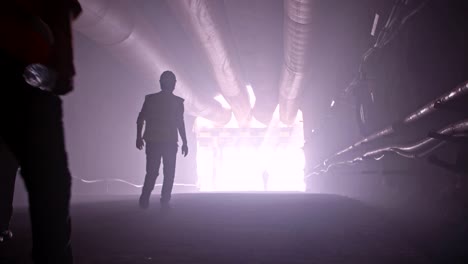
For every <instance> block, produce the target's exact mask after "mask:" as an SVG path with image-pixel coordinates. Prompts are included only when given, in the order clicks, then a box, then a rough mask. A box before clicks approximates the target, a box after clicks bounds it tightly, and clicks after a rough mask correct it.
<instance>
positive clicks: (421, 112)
mask: <svg viewBox="0 0 468 264" xmlns="http://www.w3.org/2000/svg"><path fill="white" fill-rule="evenodd" d="M465 95H468V82H465V83H463V84H461V85H459V86H458V87H457V88H455V89H453V90H451V91H450V92H447V93H446V94H444V95H442V96H440V97H438V98H436V99H435V100H432V101H431V102H429V103H427V104H426V105H425V106H423V107H422V108H420V109H418V110H417V111H415V112H413V113H411V114H410V115H408V116H407V117H406V118H404V119H403V120H402V121H401V122H400V123H398V124H397V125H392V126H388V127H386V128H384V129H382V130H380V131H378V132H376V133H374V134H372V135H370V136H368V137H366V138H363V139H361V140H360V141H358V142H356V143H354V144H353V145H351V146H349V147H347V148H345V149H343V150H341V151H339V152H337V153H336V154H334V155H333V156H331V157H330V158H328V159H326V160H325V161H324V162H323V164H329V163H333V162H334V160H336V159H337V158H338V157H339V156H341V155H343V154H345V153H347V152H349V151H351V150H354V149H356V148H358V147H361V146H362V145H364V144H366V143H369V142H371V141H374V140H376V139H379V138H382V137H384V136H388V135H390V134H393V133H394V132H395V131H396V130H398V126H405V125H408V124H410V123H413V122H415V121H417V120H419V119H421V118H423V117H425V116H427V115H429V114H431V113H433V112H434V111H436V110H437V108H438V107H439V106H443V105H446V104H449V103H452V102H453V101H454V100H455V99H457V98H460V97H461V96H465ZM323 164H319V165H317V166H316V168H318V167H321V166H322V165H323Z"/></svg>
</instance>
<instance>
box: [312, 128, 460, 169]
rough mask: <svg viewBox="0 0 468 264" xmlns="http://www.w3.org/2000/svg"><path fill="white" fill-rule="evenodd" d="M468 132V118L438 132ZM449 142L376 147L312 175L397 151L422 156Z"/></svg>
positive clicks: (408, 156)
mask: <svg viewBox="0 0 468 264" xmlns="http://www.w3.org/2000/svg"><path fill="white" fill-rule="evenodd" d="M467 132H468V119H466V120H463V121H460V122H458V123H455V124H452V125H450V126H447V127H445V128H443V129H441V130H439V131H438V132H437V133H438V134H441V135H446V136H454V137H457V136H462V135H464V134H465V133H467ZM446 143H447V142H446V141H445V140H439V139H435V138H425V139H423V140H420V141H418V142H415V143H413V144H410V145H395V146H388V147H384V148H379V149H375V150H372V151H368V152H365V153H364V154H362V155H357V156H355V157H354V158H351V159H347V160H335V161H333V162H328V163H324V164H323V166H321V167H320V168H317V169H316V170H314V171H313V172H312V173H310V174H309V176H311V175H318V174H321V173H325V172H327V171H328V170H329V169H330V168H332V167H335V166H338V165H344V164H348V165H349V164H355V163H357V162H360V161H364V160H380V159H382V158H383V157H384V156H385V155H386V154H388V153H395V154H397V155H400V156H402V157H405V158H421V157H424V156H426V155H428V154H429V153H431V152H433V151H435V150H437V149H438V148H440V147H441V146H443V145H445V144H446Z"/></svg>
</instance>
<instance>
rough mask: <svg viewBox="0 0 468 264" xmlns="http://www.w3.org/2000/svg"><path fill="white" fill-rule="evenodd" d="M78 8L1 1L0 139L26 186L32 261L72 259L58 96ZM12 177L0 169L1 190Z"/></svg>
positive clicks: (72, 0) (67, 0)
mask: <svg viewBox="0 0 468 264" xmlns="http://www.w3.org/2000/svg"><path fill="white" fill-rule="evenodd" d="M80 12H81V6H80V4H79V3H78V2H77V1H76V0H7V1H2V2H1V4H0V37H1V39H2V40H1V41H0V80H1V84H0V86H1V95H0V124H1V125H0V138H1V139H2V140H3V142H4V143H5V145H6V146H7V148H8V150H9V151H11V153H13V155H14V156H15V158H16V160H17V161H18V163H19V166H20V167H21V176H22V177H23V179H24V182H25V185H26V188H27V190H28V195H29V212H30V215H31V230H32V242H33V243H32V244H33V249H32V257H33V261H34V262H35V263H49V264H50V263H63V264H68V263H73V257H72V249H71V242H70V233H71V223H70V215H69V204H70V195H71V176H70V172H69V169H68V161H67V154H66V151H65V140H64V132H63V123H62V101H61V99H60V97H59V96H58V95H64V94H67V93H68V92H70V91H72V90H73V77H74V75H75V68H74V63H73V47H72V29H71V22H72V20H73V19H75V18H77V17H78V15H79V13H80ZM51 76H54V77H52V78H51ZM11 180H12V176H11V174H10V173H6V174H4V173H3V171H2V172H0V185H1V186H5V188H7V187H6V186H7V185H8V186H10V187H9V188H10V190H9V191H7V192H6V193H4V194H6V195H10V194H11V193H12V192H13V189H11V188H14V185H13V184H11ZM2 192H3V190H2ZM7 199H9V198H7Z"/></svg>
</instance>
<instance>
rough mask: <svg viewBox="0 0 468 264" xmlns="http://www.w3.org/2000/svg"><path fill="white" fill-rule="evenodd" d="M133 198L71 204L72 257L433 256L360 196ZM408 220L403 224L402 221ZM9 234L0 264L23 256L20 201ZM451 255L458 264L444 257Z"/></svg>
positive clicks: (25, 235) (24, 218) (428, 259)
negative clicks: (146, 202) (144, 203)
mask: <svg viewBox="0 0 468 264" xmlns="http://www.w3.org/2000/svg"><path fill="white" fill-rule="evenodd" d="M137 200H138V196H121V197H110V198H109V197H108V198H106V199H104V200H103V199H100V200H98V199H91V198H88V199H86V201H81V202H75V203H74V204H73V206H72V217H73V248H74V255H75V260H76V261H75V263H83V264H84V263H86V264H88V263H93V264H94V263H96V264H97V263H99V264H100V263H116V264H120V263H148V264H149V263H249V264H250V263H252V264H253V263H438V261H437V260H436V259H435V258H434V256H432V255H431V252H429V251H430V249H429V250H428V247H426V246H424V243H423V242H424V241H422V240H421V239H423V236H418V235H417V233H415V234H416V235H415V234H412V233H410V232H408V230H410V229H411V225H414V223H407V225H406V226H405V225H404V224H401V223H400V222H398V221H394V220H392V219H393V218H391V217H388V216H387V215H386V214H385V213H383V211H382V210H379V209H376V208H373V207H371V206H368V205H365V204H363V203H362V202H359V201H357V200H353V199H349V198H346V197H341V196H336V195H326V194H304V193H205V194H203V193H198V194H197V193H192V194H176V195H174V197H173V201H172V208H171V209H170V210H169V211H166V210H161V208H160V206H159V203H158V197H157V196H156V195H155V196H153V197H152V201H151V202H152V204H151V206H150V208H149V209H148V210H146V211H144V210H141V209H139V208H138V203H137ZM408 225H409V226H408ZM12 229H13V230H14V232H15V239H14V240H13V241H10V242H9V243H6V244H4V245H0V263H22V262H21V261H26V260H27V259H28V254H29V249H30V246H31V245H30V232H29V219H28V214H27V210H26V209H25V208H22V209H17V210H16V211H15V215H14V218H13V223H12ZM450 263H454V262H450Z"/></svg>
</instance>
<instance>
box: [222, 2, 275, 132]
mask: <svg viewBox="0 0 468 264" xmlns="http://www.w3.org/2000/svg"><path fill="white" fill-rule="evenodd" d="M224 3H225V6H226V12H227V14H228V18H229V25H230V28H231V32H232V35H233V37H234V40H235V41H236V46H237V50H238V51H239V58H240V62H241V66H242V70H243V72H242V73H243V76H244V78H245V80H246V81H248V82H249V83H250V84H251V85H252V87H253V91H254V93H255V97H256V100H255V105H254V107H253V110H252V116H253V117H255V119H256V120H258V121H260V122H262V123H263V124H265V125H268V124H269V123H270V121H271V118H272V116H273V112H274V111H275V108H276V106H277V105H278V90H277V89H278V82H279V79H280V78H279V77H280V72H281V65H282V62H283V27H282V25H283V0H235V1H228V0H225V1H224Z"/></svg>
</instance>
